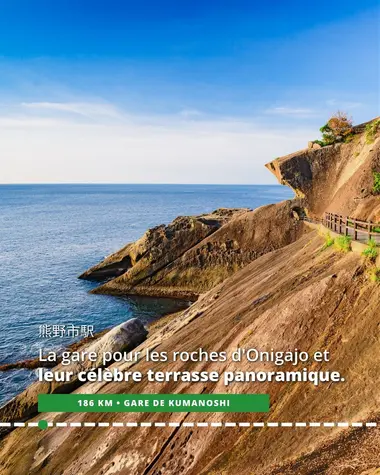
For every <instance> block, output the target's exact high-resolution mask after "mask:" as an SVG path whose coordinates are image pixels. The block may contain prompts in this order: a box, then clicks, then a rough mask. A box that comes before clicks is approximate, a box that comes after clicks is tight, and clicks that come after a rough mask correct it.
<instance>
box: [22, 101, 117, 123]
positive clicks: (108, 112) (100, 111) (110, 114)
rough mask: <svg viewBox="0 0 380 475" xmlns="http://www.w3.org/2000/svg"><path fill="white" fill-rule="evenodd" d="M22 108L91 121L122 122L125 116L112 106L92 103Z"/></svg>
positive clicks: (29, 104) (33, 104) (30, 104)
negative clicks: (70, 115)
mask: <svg viewBox="0 0 380 475" xmlns="http://www.w3.org/2000/svg"><path fill="white" fill-rule="evenodd" d="M21 106H22V107H23V108H26V109H29V110H37V111H56V112H63V113H69V114H77V115H80V116H83V117H86V118H88V119H91V120H97V119H101V118H110V119H117V120H124V119H125V115H124V114H123V113H122V112H121V111H120V110H119V109H118V108H117V107H115V106H114V105H113V104H108V103H93V102H23V103H21Z"/></svg>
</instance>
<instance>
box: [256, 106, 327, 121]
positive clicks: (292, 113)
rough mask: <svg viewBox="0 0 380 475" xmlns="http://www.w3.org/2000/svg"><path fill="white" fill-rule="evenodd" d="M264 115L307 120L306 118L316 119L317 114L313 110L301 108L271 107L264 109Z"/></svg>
mask: <svg viewBox="0 0 380 475" xmlns="http://www.w3.org/2000/svg"><path fill="white" fill-rule="evenodd" d="M265 113H266V114H273V115H279V116H284V117H295V118H301V119H302V118H307V117H316V116H318V115H319V114H318V113H317V111H315V110H313V109H307V108H301V107H272V108H269V109H266V111H265Z"/></svg>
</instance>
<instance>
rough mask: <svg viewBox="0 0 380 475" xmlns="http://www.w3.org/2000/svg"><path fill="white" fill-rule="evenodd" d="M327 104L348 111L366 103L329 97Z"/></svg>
mask: <svg viewBox="0 0 380 475" xmlns="http://www.w3.org/2000/svg"><path fill="white" fill-rule="evenodd" d="M326 104H327V105H328V106H331V107H334V108H337V109H344V110H348V111H349V110H351V109H357V108H358V107H363V105H364V104H362V103H361V102H349V101H339V100H337V99H329V100H328V101H326Z"/></svg>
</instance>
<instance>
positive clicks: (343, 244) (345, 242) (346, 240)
mask: <svg viewBox="0 0 380 475" xmlns="http://www.w3.org/2000/svg"><path fill="white" fill-rule="evenodd" d="M351 241H352V238H351V236H339V237H337V238H336V239H334V246H335V249H337V250H338V251H340V252H349V251H351Z"/></svg>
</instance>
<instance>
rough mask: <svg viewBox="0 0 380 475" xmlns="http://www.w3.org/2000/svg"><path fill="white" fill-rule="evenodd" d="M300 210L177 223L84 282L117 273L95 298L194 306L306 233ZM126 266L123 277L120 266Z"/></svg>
mask: <svg viewBox="0 0 380 475" xmlns="http://www.w3.org/2000/svg"><path fill="white" fill-rule="evenodd" d="M295 208H297V200H294V201H293V200H289V201H284V202H282V203H279V204H275V205H267V206H262V207H260V208H258V209H256V210H254V211H249V210H246V209H241V210H217V211H215V212H214V213H212V214H211V215H209V216H207V217H181V218H177V219H175V220H174V221H173V223H171V224H169V225H168V226H163V225H162V226H158V227H157V228H154V229H152V230H149V231H148V232H147V233H146V234H145V235H144V236H143V237H142V238H141V239H139V240H138V241H136V242H135V243H132V244H129V245H127V246H126V247H125V248H123V249H122V250H120V251H118V252H117V253H115V254H113V255H111V256H109V257H108V258H107V259H106V260H105V261H103V262H102V263H100V264H98V265H97V266H95V267H94V268H92V269H90V270H89V271H87V272H86V273H84V274H83V275H82V276H81V277H82V278H94V277H95V278H97V277H99V276H104V275H105V273H107V275H108V277H111V272H114V271H115V270H116V272H115V276H114V278H113V279H112V278H110V279H109V280H108V281H107V282H106V283H104V284H103V285H101V286H100V287H98V288H96V289H95V290H94V291H93V292H94V293H105V294H113V295H125V294H137V295H152V296H170V297H177V298H185V299H190V300H191V299H194V300H195V299H196V298H197V297H198V295H199V294H200V293H202V292H205V291H207V290H209V289H211V288H212V287H214V286H215V285H217V284H219V283H220V282H223V280H225V279H226V278H227V277H229V276H231V275H232V274H234V273H235V272H236V271H238V270H239V269H241V268H242V267H244V266H245V265H247V264H249V263H250V262H252V261H253V260H255V259H257V258H258V257H259V256H261V255H263V254H265V253H267V252H270V251H273V250H275V249H279V248H281V247H283V246H285V245H287V244H290V243H291V242H293V241H295V240H296V239H298V238H299V237H300V236H301V235H302V233H304V232H306V230H305V228H304V226H303V223H302V222H300V221H299V220H298V218H297V216H296V215H295V214H294V212H293V211H294V209H295ZM136 255H139V256H140V258H139V259H136ZM126 261H128V263H129V264H128V266H127V267H126V268H125V269H124V272H123V271H122V265H121V264H120V263H123V262H126Z"/></svg>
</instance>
